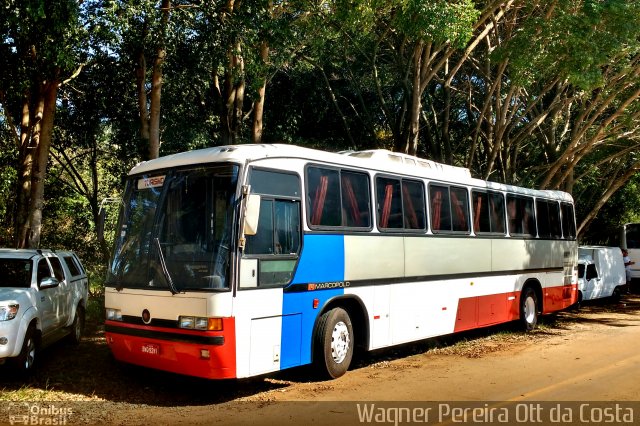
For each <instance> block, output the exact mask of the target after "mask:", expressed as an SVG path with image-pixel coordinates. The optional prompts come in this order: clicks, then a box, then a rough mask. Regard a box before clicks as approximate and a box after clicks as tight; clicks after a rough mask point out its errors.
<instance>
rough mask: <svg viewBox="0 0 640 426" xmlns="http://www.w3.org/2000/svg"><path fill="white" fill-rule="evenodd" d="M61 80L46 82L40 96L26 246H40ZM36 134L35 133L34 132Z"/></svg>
mask: <svg viewBox="0 0 640 426" xmlns="http://www.w3.org/2000/svg"><path fill="white" fill-rule="evenodd" d="M58 84H59V81H58V80H57V78H56V79H54V80H53V81H52V82H50V83H45V85H44V86H43V89H42V94H41V96H40V101H39V103H38V104H39V106H38V110H40V105H41V106H42V120H41V121H40V123H39V127H40V129H39V133H40V134H39V137H38V138H37V139H38V144H37V148H36V155H35V161H34V163H33V172H32V176H31V199H30V202H29V219H28V225H29V232H28V234H27V241H26V247H28V248H38V247H39V246H40V236H41V230H42V210H43V208H44V185H45V178H46V173H47V162H48V160H49V148H50V147H51V138H52V135H53V123H54V118H55V112H56V99H57V96H58ZM34 136H35V134H34Z"/></svg>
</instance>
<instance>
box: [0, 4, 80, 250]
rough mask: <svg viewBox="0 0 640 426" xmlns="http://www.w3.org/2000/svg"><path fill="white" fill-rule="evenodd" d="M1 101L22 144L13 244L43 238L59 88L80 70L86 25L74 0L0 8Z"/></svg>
mask: <svg viewBox="0 0 640 426" xmlns="http://www.w3.org/2000/svg"><path fill="white" fill-rule="evenodd" d="M0 28H2V34H3V36H2V45H1V47H0V61H1V62H2V64H3V68H4V69H5V70H8V72H3V73H2V76H0V104H1V105H2V109H3V111H4V117H5V119H6V123H7V126H8V127H9V129H10V131H11V137H12V139H13V141H14V144H15V146H16V148H17V149H18V162H17V170H18V185H19V188H18V195H17V208H16V215H15V221H16V223H15V225H14V227H15V246H16V247H37V246H38V245H39V242H40V235H41V227H42V210H43V206H44V185H45V177H46V168H47V162H48V159H49V149H50V146H51V136H52V133H53V128H54V117H55V112H56V102H57V94H58V88H59V87H60V85H61V84H64V83H65V81H67V80H68V79H71V78H73V77H74V76H75V75H77V73H78V72H79V69H80V68H81V65H82V56H81V55H82V52H83V51H84V50H83V49H82V42H83V40H84V38H83V37H84V31H83V28H82V25H81V22H80V5H79V4H78V2H76V1H71V0H66V1H60V2H46V1H44V0H25V1H20V2H14V1H9V2H8V4H5V5H3V7H2V11H1V12H0Z"/></svg>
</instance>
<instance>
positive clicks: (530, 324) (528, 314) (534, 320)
mask: <svg viewBox="0 0 640 426" xmlns="http://www.w3.org/2000/svg"><path fill="white" fill-rule="evenodd" d="M520 322H521V323H522V327H523V328H524V330H525V331H531V330H533V329H535V328H536V325H537V324H538V297H537V296H536V292H535V291H534V290H533V289H532V288H531V287H526V288H525V289H524V290H522V293H520Z"/></svg>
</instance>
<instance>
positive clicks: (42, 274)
mask: <svg viewBox="0 0 640 426" xmlns="http://www.w3.org/2000/svg"><path fill="white" fill-rule="evenodd" d="M50 276H51V269H49V264H48V263H47V261H46V259H40V260H39V261H38V285H40V281H42V280H43V279H45V278H49V277H50Z"/></svg>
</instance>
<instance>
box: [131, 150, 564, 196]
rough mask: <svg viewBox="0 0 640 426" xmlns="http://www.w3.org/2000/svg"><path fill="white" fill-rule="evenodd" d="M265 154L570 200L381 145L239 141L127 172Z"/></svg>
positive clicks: (239, 160) (244, 161)
mask: <svg viewBox="0 0 640 426" xmlns="http://www.w3.org/2000/svg"><path fill="white" fill-rule="evenodd" d="M266 158H300V159H304V160H309V161H311V162H321V163H328V164H333V165H342V166H352V167H357V168H363V169H368V170H374V171H378V172H383V173H385V172H386V173H393V174H400V175H403V176H413V177H420V178H425V179H435V180H441V181H446V182H450V183H459V184H463V185H473V186H479V187H485V188H488V189H495V190H501V191H513V192H518V193H521V194H526V195H532V196H544V197H547V198H554V199H559V200H564V201H572V198H571V195H569V194H568V193H565V192H562V191H551V190H544V191H543V190H535V189H527V188H523V187H517V186H512V185H505V184H500V183H497V182H491V181H484V180H481V179H475V178H473V177H472V176H471V172H470V171H469V169H467V168H464V167H456V166H450V165H447V164H442V163H437V162H435V161H432V160H426V159H423V158H419V157H415V156H412V155H407V154H402V153H397V152H391V151H388V150H385V149H374V150H366V151H341V152H338V153H333V152H328V151H321V150H316V149H311V148H305V147H301V146H297V145H287V144H242V145H225V146H217V147H212V148H204V149H199V150H194V151H186V152H181V153H177V154H172V155H167V156H164V157H160V158H157V159H154V160H149V161H145V162H142V163H139V164H138V165H136V166H135V167H134V168H133V169H131V171H130V172H129V174H130V175H135V174H140V173H148V172H151V171H154V170H163V169H169V168H173V167H183V166H189V165H197V164H209V163H214V162H234V163H239V164H247V163H250V162H252V161H256V160H260V159H266Z"/></svg>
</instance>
